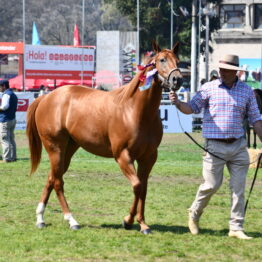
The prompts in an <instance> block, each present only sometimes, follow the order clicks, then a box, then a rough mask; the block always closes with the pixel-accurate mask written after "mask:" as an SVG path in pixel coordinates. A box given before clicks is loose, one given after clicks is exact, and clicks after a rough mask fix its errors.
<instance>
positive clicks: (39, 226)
mask: <svg viewBox="0 0 262 262" xmlns="http://www.w3.org/2000/svg"><path fill="white" fill-rule="evenodd" d="M36 227H37V228H39V229H41V228H44V227H46V224H45V223H39V224H36Z"/></svg>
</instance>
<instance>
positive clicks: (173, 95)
mask: <svg viewBox="0 0 262 262" xmlns="http://www.w3.org/2000/svg"><path fill="white" fill-rule="evenodd" d="M169 99H170V101H171V104H172V105H175V106H179V104H180V100H179V99H178V96H177V94H176V92H174V91H171V92H170V93H169Z"/></svg>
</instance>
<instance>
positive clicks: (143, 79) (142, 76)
mask: <svg viewBox="0 0 262 262" xmlns="http://www.w3.org/2000/svg"><path fill="white" fill-rule="evenodd" d="M154 65H155V64H154V63H151V64H148V65H145V66H143V65H138V66H137V68H138V70H140V71H143V70H145V69H146V68H147V67H149V66H154ZM139 80H140V81H141V82H144V81H145V80H146V75H145V74H141V75H140V77H139Z"/></svg>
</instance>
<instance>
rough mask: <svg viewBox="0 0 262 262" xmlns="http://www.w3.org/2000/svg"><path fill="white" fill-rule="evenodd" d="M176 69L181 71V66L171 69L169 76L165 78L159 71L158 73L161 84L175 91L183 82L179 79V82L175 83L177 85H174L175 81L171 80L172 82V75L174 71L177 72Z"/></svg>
mask: <svg viewBox="0 0 262 262" xmlns="http://www.w3.org/2000/svg"><path fill="white" fill-rule="evenodd" d="M175 71H178V72H180V73H181V71H180V69H179V68H173V69H171V70H170V71H169V73H168V77H167V78H164V77H163V76H161V75H160V74H159V73H157V76H158V79H159V80H160V81H161V82H162V84H161V86H162V87H163V88H169V89H170V90H173V91H176V90H178V89H179V88H180V86H181V84H182V82H181V83H179V81H177V82H176V83H175V86H174V83H171V82H170V76H171V74H172V73H173V72H175Z"/></svg>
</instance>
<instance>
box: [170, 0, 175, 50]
mask: <svg viewBox="0 0 262 262" xmlns="http://www.w3.org/2000/svg"><path fill="white" fill-rule="evenodd" d="M173 7H174V2H173V0H171V13H170V18H171V19H170V21H171V25H170V49H172V48H173V31H174V25H173V18H174V17H173Z"/></svg>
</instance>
